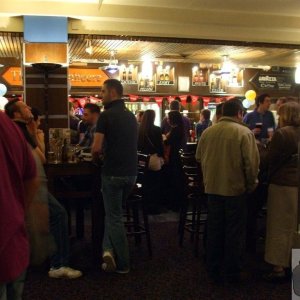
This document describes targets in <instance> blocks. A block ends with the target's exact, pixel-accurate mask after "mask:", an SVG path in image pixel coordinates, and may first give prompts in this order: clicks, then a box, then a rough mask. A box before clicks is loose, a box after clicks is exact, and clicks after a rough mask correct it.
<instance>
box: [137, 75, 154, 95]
mask: <svg viewBox="0 0 300 300" xmlns="http://www.w3.org/2000/svg"><path fill="white" fill-rule="evenodd" d="M155 82H156V76H155V74H154V75H153V76H152V78H149V77H147V76H146V77H143V76H142V74H139V81H138V91H139V92H155V91H156V84H155Z"/></svg>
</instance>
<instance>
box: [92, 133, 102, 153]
mask: <svg viewBox="0 0 300 300" xmlns="http://www.w3.org/2000/svg"><path fill="white" fill-rule="evenodd" d="M103 141H104V134H103V133H100V132H95V133H94V142H93V145H92V155H93V157H94V158H99V155H100V154H101V153H102V150H103Z"/></svg>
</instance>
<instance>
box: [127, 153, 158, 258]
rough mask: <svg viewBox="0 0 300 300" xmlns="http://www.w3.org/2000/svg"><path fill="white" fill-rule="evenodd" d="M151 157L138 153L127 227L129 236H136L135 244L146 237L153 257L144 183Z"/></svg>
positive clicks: (149, 251)
mask: <svg viewBox="0 0 300 300" xmlns="http://www.w3.org/2000/svg"><path fill="white" fill-rule="evenodd" d="M149 159H150V156H149V155H145V154H142V153H138V176H137V181H136V185H135V187H134V189H133V191H132V193H131V194H130V196H129V197H128V199H127V200H126V203H125V211H126V213H125V214H124V217H125V222H124V223H125V227H126V229H127V236H134V238H135V243H136V244H140V243H141V237H142V236H143V235H144V236H146V242H147V248H148V253H149V256H150V257H152V244H151V237H150V229H149V222H148V215H147V212H146V208H145V203H144V189H143V182H144V176H145V172H147V170H148V165H149Z"/></svg>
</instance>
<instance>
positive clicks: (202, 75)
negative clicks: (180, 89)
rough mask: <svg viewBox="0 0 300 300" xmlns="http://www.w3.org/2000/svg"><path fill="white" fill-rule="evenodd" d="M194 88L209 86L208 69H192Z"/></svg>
mask: <svg viewBox="0 0 300 300" xmlns="http://www.w3.org/2000/svg"><path fill="white" fill-rule="evenodd" d="M192 86H208V69H199V68H198V67H194V68H193V69H192Z"/></svg>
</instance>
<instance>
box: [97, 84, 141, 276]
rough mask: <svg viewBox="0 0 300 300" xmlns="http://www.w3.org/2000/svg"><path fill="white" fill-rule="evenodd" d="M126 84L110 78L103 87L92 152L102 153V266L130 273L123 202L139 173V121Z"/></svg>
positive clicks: (108, 269)
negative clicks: (127, 97) (126, 98)
mask: <svg viewBox="0 0 300 300" xmlns="http://www.w3.org/2000/svg"><path fill="white" fill-rule="evenodd" d="M122 95H123V86H122V85H121V83H120V81H118V80H116V79H108V80H106V81H105V82H104V84H103V87H102V98H103V100H102V101H103V104H104V108H105V111H104V112H103V113H101V114H100V117H99V119H98V122H97V126H96V132H95V134H94V143H93V146H92V154H93V156H94V157H96V158H97V157H99V155H100V154H101V153H102V152H103V154H104V162H103V167H102V194H103V201H104V207H105V213H106V216H105V231H104V239H103V262H104V263H103V264H102V268H103V270H105V271H108V272H114V271H116V272H118V273H128V272H129V250H128V243H127V237H126V231H125V228H124V224H123V221H122V202H123V200H125V199H126V198H127V197H128V195H129V193H130V191H131V190H132V188H133V185H134V183H135V180H136V175H137V122H136V119H135V116H134V115H133V114H132V113H131V112H130V111H129V110H128V109H127V108H126V107H125V104H124V101H123V100H122V99H121V97H122Z"/></svg>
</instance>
